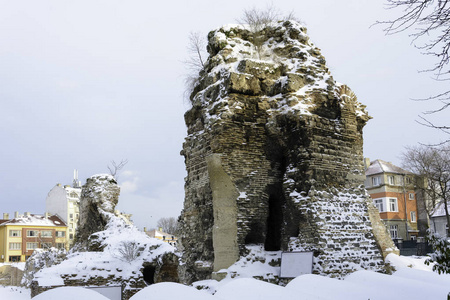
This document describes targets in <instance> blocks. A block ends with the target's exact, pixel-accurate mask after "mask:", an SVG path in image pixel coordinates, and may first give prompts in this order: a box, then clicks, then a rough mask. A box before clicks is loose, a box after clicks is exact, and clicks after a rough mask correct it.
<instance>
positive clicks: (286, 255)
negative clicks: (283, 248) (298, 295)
mask: <svg viewBox="0 0 450 300" xmlns="http://www.w3.org/2000/svg"><path fill="white" fill-rule="evenodd" d="M312 261H313V253H312V252H283V253H281V271H280V277H281V278H294V277H297V276H300V275H303V274H311V273H312Z"/></svg>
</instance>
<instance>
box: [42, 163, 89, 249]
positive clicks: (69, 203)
mask: <svg viewBox="0 0 450 300" xmlns="http://www.w3.org/2000/svg"><path fill="white" fill-rule="evenodd" d="M80 197H81V182H80V181H78V171H77V170H74V172H73V183H72V186H70V185H65V186H62V185H61V184H60V183H58V184H56V185H55V186H54V187H53V188H52V189H51V190H50V192H49V193H48V195H47V198H46V199H45V211H46V212H47V213H50V214H53V215H58V216H59V217H60V218H61V219H62V220H63V221H64V222H65V223H66V224H67V227H68V230H67V231H68V234H69V236H68V237H69V238H68V242H69V247H71V246H72V244H73V241H74V237H75V232H76V229H77V223H78V218H79V207H80Z"/></svg>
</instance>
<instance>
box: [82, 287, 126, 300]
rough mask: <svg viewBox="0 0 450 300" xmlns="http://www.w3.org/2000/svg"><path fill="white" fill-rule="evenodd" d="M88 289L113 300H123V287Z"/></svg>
mask: <svg viewBox="0 0 450 300" xmlns="http://www.w3.org/2000/svg"><path fill="white" fill-rule="evenodd" d="M86 288H87V289H90V290H93V291H96V292H97V293H99V294H102V295H103V296H105V297H106V298H109V299H111V300H122V287H121V286H120V285H116V286H87V287H86Z"/></svg>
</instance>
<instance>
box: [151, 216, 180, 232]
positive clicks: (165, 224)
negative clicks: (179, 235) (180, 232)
mask: <svg viewBox="0 0 450 300" xmlns="http://www.w3.org/2000/svg"><path fill="white" fill-rule="evenodd" d="M177 226H178V223H177V220H176V219H175V218H174V217H169V218H161V219H159V220H158V222H156V227H157V228H158V229H159V228H162V231H164V232H167V233H170V234H175V233H176V231H177Z"/></svg>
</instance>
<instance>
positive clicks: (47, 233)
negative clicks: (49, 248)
mask: <svg viewBox="0 0 450 300" xmlns="http://www.w3.org/2000/svg"><path fill="white" fill-rule="evenodd" d="M41 237H45V238H49V237H52V231H51V230H43V231H41Z"/></svg>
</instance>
